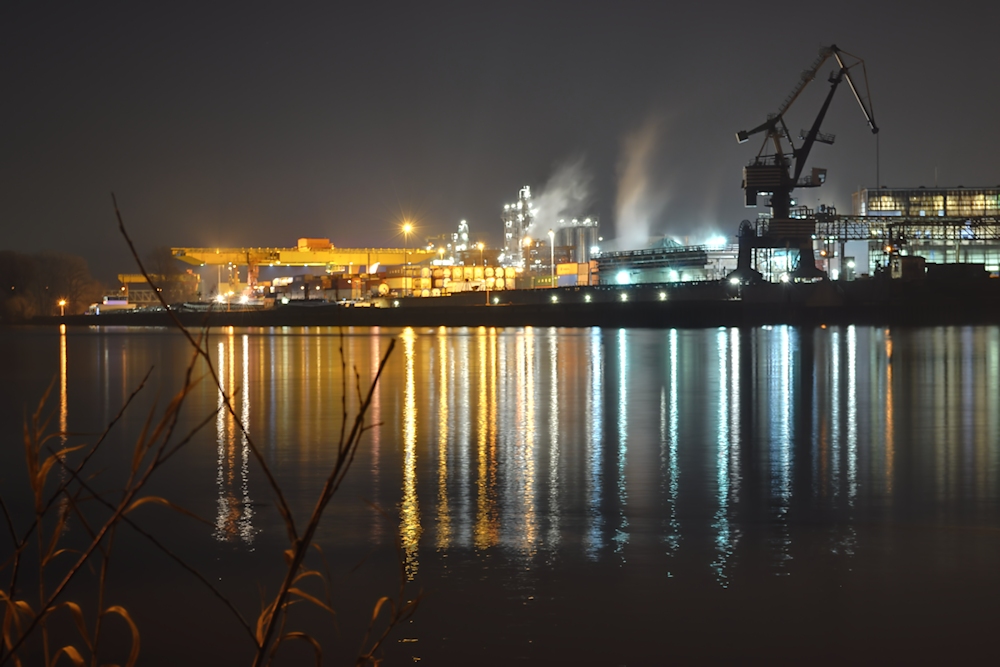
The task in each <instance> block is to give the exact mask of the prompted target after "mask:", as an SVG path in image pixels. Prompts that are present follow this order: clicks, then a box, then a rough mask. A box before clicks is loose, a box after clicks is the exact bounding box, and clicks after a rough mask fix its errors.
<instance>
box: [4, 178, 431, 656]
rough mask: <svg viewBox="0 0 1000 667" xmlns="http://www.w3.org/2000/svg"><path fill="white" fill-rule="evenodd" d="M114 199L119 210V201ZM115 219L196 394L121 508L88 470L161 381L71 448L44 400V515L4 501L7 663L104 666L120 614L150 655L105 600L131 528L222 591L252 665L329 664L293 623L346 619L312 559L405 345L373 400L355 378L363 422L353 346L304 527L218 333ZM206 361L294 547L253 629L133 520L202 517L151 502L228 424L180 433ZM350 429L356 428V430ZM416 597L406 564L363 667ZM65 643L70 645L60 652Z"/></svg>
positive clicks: (175, 406) (36, 476)
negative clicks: (86, 580) (217, 350)
mask: <svg viewBox="0 0 1000 667" xmlns="http://www.w3.org/2000/svg"><path fill="white" fill-rule="evenodd" d="M112 200H113V201H114V196H113V195H112ZM115 215H116V217H117V220H118V225H119V231H120V232H121V234H122V236H123V237H124V238H125V240H126V242H127V243H128V245H129V248H130V249H131V251H132V254H133V257H134V259H135V261H136V264H137V265H138V267H139V269H140V271H141V272H142V273H143V275H144V276H145V277H146V280H147V282H149V284H150V287H151V288H152V289H153V291H154V293H156V294H157V295H158V296H159V298H160V301H161V304H162V305H163V306H164V308H165V310H166V312H167V313H168V314H169V316H170V317H171V319H172V322H173V325H174V326H175V327H176V328H177V329H178V331H180V332H181V333H182V334H183V335H184V336H185V337H186V338H187V340H188V342H189V343H190V345H191V348H192V353H191V359H190V361H189V363H188V365H187V368H186V372H185V375H184V385H183V387H182V388H181V390H180V391H178V392H177V394H176V395H174V397H173V398H172V399H171V401H170V402H169V404H168V405H167V407H166V408H165V409H164V410H163V412H162V414H159V416H156V413H155V408H154V410H153V411H151V412H150V414H149V416H148V417H147V419H146V422H145V424H144V426H143V428H142V431H141V433H140V435H139V436H138V438H137V439H136V443H135V445H134V448H133V455H132V460H131V465H130V467H129V472H128V475H127V479H126V481H125V483H124V486H123V488H122V490H121V491H119V492H117V493H116V494H115V498H114V499H113V500H112V499H109V498H108V497H107V494H102V493H100V492H99V491H97V490H95V489H94V488H93V484H92V481H93V480H92V477H91V476H90V475H91V474H90V471H89V470H88V469H87V464H88V463H89V462H90V461H91V459H92V457H93V455H94V454H95V453H96V452H97V451H98V450H99V448H100V446H101V444H102V443H103V442H104V441H105V440H106V438H107V436H108V434H109V433H110V431H111V430H112V429H113V428H114V427H115V426H116V424H117V423H118V421H119V420H120V418H121V417H122V415H123V414H124V412H125V410H126V408H128V406H129V404H130V403H131V402H132V400H133V399H134V398H135V396H136V394H138V393H139V391H141V390H142V389H143V387H144V386H145V384H146V382H147V380H148V378H149V373H147V375H146V377H145V378H144V379H143V381H142V382H141V383H140V385H139V386H138V387H137V388H136V390H135V391H134V392H133V394H132V395H131V396H130V397H129V398H128V399H127V400H126V402H125V405H124V406H122V409H121V411H120V412H119V413H118V415H116V417H115V418H114V419H113V420H112V421H111V422H110V423H109V424H108V426H107V428H106V429H105V431H104V432H103V433H102V434H100V435H99V436H98V437H97V439H96V440H95V441H94V443H93V444H79V445H77V444H69V440H68V438H69V436H70V434H68V433H63V432H57V431H52V430H51V429H50V428H49V424H50V422H51V415H50V416H49V417H47V418H46V417H45V416H44V406H45V403H46V400H47V398H48V395H49V392H50V391H51V385H50V387H49V390H48V391H46V392H45V395H44V396H43V397H42V400H41V401H40V402H39V405H38V408H37V410H36V411H35V412H34V413H33V414H32V415H31V417H30V418H26V419H25V427H24V436H23V437H24V448H25V461H26V463H27V472H28V482H29V487H30V489H31V493H32V500H33V507H34V517H33V521H32V522H31V524H30V525H29V526H28V527H27V528H26V529H23V530H22V531H21V532H18V530H17V529H16V527H15V525H14V520H13V517H12V516H11V513H10V511H9V510H8V507H7V505H6V504H5V503H4V502H3V498H2V497H0V508H2V510H3V514H4V519H5V522H6V525H7V529H8V531H9V533H10V536H11V540H12V541H13V545H14V549H13V553H12V554H11V555H10V556H9V557H7V558H6V559H5V560H3V561H2V562H0V572H3V571H5V570H9V573H10V579H9V583H8V585H7V587H6V589H5V590H0V604H2V605H3V616H2V634H3V643H2V646H0V665H3V664H7V663H10V662H13V664H16V665H21V664H23V663H22V658H23V657H24V656H28V655H30V654H31V653H32V651H40V652H41V653H42V656H43V658H44V664H45V665H54V664H55V663H56V662H58V661H59V660H60V658H61V657H62V656H66V657H67V658H68V659H69V660H70V661H71V662H72V663H73V664H74V665H86V664H88V663H89V664H91V665H94V666H95V667H96V665H98V664H99V655H100V654H101V651H102V643H101V642H102V638H103V637H104V636H105V635H106V634H107V630H106V628H105V620H106V619H107V618H109V617H118V618H120V619H122V620H123V621H124V623H125V625H126V626H127V628H128V630H129V632H130V634H131V643H130V649H129V652H128V658H127V661H126V665H134V664H135V663H136V661H137V659H138V656H139V650H140V631H139V628H138V627H137V626H136V624H135V622H134V621H133V620H132V618H131V616H130V614H129V612H128V610H126V609H125V608H124V607H122V606H120V605H106V603H105V585H106V581H107V575H108V568H109V564H110V561H111V556H112V552H113V549H112V547H113V542H114V537H115V531H116V530H117V529H118V527H119V525H120V524H125V525H127V526H128V527H129V528H131V529H132V530H135V531H137V532H138V533H139V534H140V535H142V536H143V537H145V538H146V539H147V540H149V541H150V542H151V543H152V544H154V545H155V546H156V547H157V548H158V549H159V550H160V551H162V552H163V553H164V554H166V555H167V556H168V557H169V558H171V559H172V560H174V561H175V562H176V563H177V564H178V565H180V566H181V567H182V568H184V569H185V570H187V571H188V572H189V573H191V575H192V576H193V577H195V578H196V579H197V580H198V581H199V582H200V583H201V584H202V585H204V586H205V587H207V588H208V589H209V590H211V592H212V593H213V595H214V596H215V597H216V598H217V599H218V600H219V603H220V604H221V605H222V606H223V607H224V608H226V609H227V610H228V611H229V612H230V614H231V615H232V617H233V618H234V619H235V620H236V621H237V622H238V623H239V624H240V625H241V626H242V627H243V629H244V631H245V633H246V635H247V638H248V640H249V641H250V642H252V645H253V647H254V658H253V662H252V664H253V665H254V666H255V667H257V666H262V665H268V664H271V662H272V661H273V659H274V658H275V656H276V653H277V651H278V649H279V648H280V647H281V646H282V645H283V644H284V643H286V642H289V641H297V642H303V643H305V644H307V645H309V646H310V647H311V648H312V649H313V653H314V655H315V659H316V664H317V665H318V664H320V663H321V661H322V656H323V649H322V644H321V643H320V641H319V640H318V639H317V638H316V637H314V636H312V635H310V634H308V633H306V632H303V631H300V630H296V629H294V628H292V627H291V625H292V619H291V618H290V616H289V610H290V608H291V607H292V606H293V604H294V603H296V602H305V603H307V604H309V605H312V606H313V607H314V608H316V609H319V610H321V611H322V612H323V613H326V614H331V615H332V614H333V613H334V610H333V607H332V604H331V601H330V592H329V582H328V581H327V577H326V576H325V575H324V574H322V573H321V572H320V571H319V570H317V569H313V568H311V567H309V566H308V565H307V564H306V560H307V556H308V553H309V551H310V549H313V550H315V551H317V552H318V553H319V554H320V555H322V551H321V550H320V548H319V546H318V545H317V544H315V543H314V537H315V534H316V530H317V529H318V527H319V525H320V522H321V520H322V517H323V513H324V511H325V510H326V508H327V506H328V505H329V503H330V501H331V500H332V498H333V496H334V494H335V493H336V492H337V490H338V488H339V487H340V484H341V483H342V482H343V480H344V478H345V476H346V474H347V472H348V470H349V469H350V467H351V464H352V462H353V461H354V457H355V455H356V453H357V450H358V447H359V446H360V444H361V439H362V436H363V435H364V433H365V432H366V431H368V430H369V429H371V428H372V427H373V426H374V425H371V424H367V423H366V422H365V416H366V414H367V411H368V408H369V406H370V404H371V400H372V397H373V395H374V392H375V389H376V387H377V384H378V381H379V379H380V378H381V375H382V372H383V370H384V368H385V365H386V362H387V361H388V359H389V356H390V355H391V354H392V351H393V349H394V347H395V341H394V340H393V341H391V342H390V344H389V346H388V349H387V350H386V352H385V354H384V355H383V357H382V359H381V361H380V363H379V367H378V371H377V372H376V374H375V377H374V379H373V380H372V383H371V385H370V386H369V387H368V389H367V391H365V392H362V388H361V380H360V376H359V374H358V372H357V370H356V369H355V370H354V378H355V391H356V394H357V399H358V403H359V407H358V409H357V412H356V413H355V415H354V416H353V418H351V417H350V416H349V414H348V410H347V360H346V358H345V356H344V350H343V344H341V348H340V357H341V371H342V378H343V381H342V387H341V389H342V392H341V393H342V395H341V419H342V421H341V429H340V437H339V441H338V443H337V447H336V457H335V460H334V464H333V466H332V468H331V470H330V472H329V473H328V475H327V477H326V479H325V481H324V484H323V487H322V490H321V491H320V493H319V496H318V497H317V499H316V502H315V504H314V506H313V509H312V511H311V512H310V514H309V516H308V517H307V518H306V520H305V521H304V522H303V523H298V522H296V520H295V517H294V516H293V514H292V511H291V509H290V507H289V505H288V503H287V501H286V500H285V497H284V493H283V492H282V490H281V488H280V486H279V485H278V483H277V481H276V480H275V478H274V475H273V474H272V472H271V470H270V468H269V467H268V465H267V463H266V461H265V460H264V458H263V457H262V456H261V453H260V450H259V448H258V447H257V445H256V444H255V442H254V440H253V438H252V437H251V434H250V433H249V432H248V431H247V429H246V426H245V425H244V423H243V421H242V420H241V419H239V418H238V417H237V415H236V412H235V409H234V407H233V394H232V393H227V392H226V391H225V389H224V387H223V385H222V384H221V382H220V380H219V377H218V375H217V371H216V369H214V368H213V367H212V364H211V359H210V355H209V353H208V348H207V345H206V332H204V331H202V332H201V333H200V334H199V335H197V336H196V335H194V334H192V333H191V332H190V331H188V330H187V328H185V327H184V326H183V325H182V324H181V322H180V321H179V320H178V319H177V317H176V315H175V314H174V313H173V312H172V311H171V310H170V309H169V307H167V306H168V305H167V303H166V302H165V301H164V300H163V297H162V295H161V294H160V292H159V291H158V290H157V286H156V285H155V284H154V283H153V281H152V279H151V278H150V276H149V274H148V273H147V271H146V269H145V267H144V266H143V264H142V261H141V260H140V259H139V256H138V253H137V252H136V251H135V247H134V245H133V243H132V240H131V238H130V237H129V235H128V232H127V231H126V229H125V225H124V222H123V221H122V217H121V214H120V212H119V210H118V206H117V202H115ZM199 360H203V361H204V366H205V367H206V368H207V375H206V377H207V378H210V379H211V381H212V382H214V384H215V386H216V388H217V389H218V391H219V392H220V393H221V395H222V397H223V399H224V400H223V401H222V403H223V407H221V408H220V409H224V410H226V411H227V412H228V413H229V415H230V416H231V417H232V418H233V421H234V423H235V424H237V425H238V427H239V429H240V430H241V432H242V435H243V437H244V438H245V439H246V442H247V445H248V448H249V450H250V452H251V453H252V456H253V457H254V459H255V460H256V462H257V465H258V466H259V468H260V470H261V471H262V472H263V473H264V476H265V478H266V479H267V482H268V485H269V487H270V490H271V493H272V495H273V497H274V500H275V506H276V507H277V509H278V512H279V513H280V515H281V517H282V520H283V523H284V526H285V531H286V534H287V539H288V547H287V548H286V549H285V550H284V552H283V554H282V556H283V558H284V562H285V565H286V567H285V571H284V575H283V576H282V578H281V581H280V584H279V585H278V587H277V590H276V592H275V593H274V594H273V595H271V596H269V597H266V598H265V599H264V600H263V602H262V605H261V606H262V609H261V610H260V611H259V613H258V614H257V616H256V619H255V620H254V621H252V622H251V621H248V620H247V617H246V616H245V615H244V614H242V613H241V612H240V610H239V609H238V608H237V606H236V605H235V604H234V603H233V602H232V601H230V600H229V599H228V598H226V597H225V596H224V595H223V594H222V593H221V592H220V591H219V590H217V589H216V588H215V587H214V586H213V585H212V583H211V582H210V581H208V579H207V578H205V577H204V576H203V575H201V574H200V573H199V572H197V571H196V570H195V569H194V568H193V567H191V566H190V565H188V564H187V563H186V562H184V561H183V560H182V559H181V558H179V557H178V556H177V555H176V554H175V553H174V552H173V551H172V550H171V549H170V548H169V547H168V546H167V545H164V544H162V543H161V542H160V541H159V540H157V539H156V538H155V537H154V536H153V535H151V534H150V533H148V532H147V531H145V530H144V529H142V528H141V527H140V526H138V525H137V524H136V523H135V521H134V520H133V519H132V518H131V516H130V515H131V514H132V512H134V511H135V510H136V509H138V508H139V507H142V506H143V505H147V504H154V505H160V506H164V507H168V508H170V509H172V510H174V511H177V512H181V513H183V514H186V515H188V516H192V517H193V516H194V515H192V514H191V513H189V512H187V511H186V510H184V509H183V508H181V507H178V506H176V505H174V504H173V503H171V502H170V501H169V500H167V499H166V498H163V497H159V496H152V495H141V494H142V491H143V488H144V487H145V486H146V485H147V483H148V481H149V479H150V477H151V476H152V475H153V474H154V473H155V471H156V470H157V469H158V468H159V467H160V466H162V465H164V464H165V463H166V462H167V461H168V460H169V459H170V458H171V457H173V455H174V454H176V453H177V452H178V451H180V450H181V449H182V448H184V447H185V446H186V445H187V444H188V443H190V442H191V440H192V438H193V437H194V436H195V434H197V433H198V431H200V430H201V429H202V428H203V427H204V426H205V425H207V424H208V423H209V422H210V421H211V420H212V419H213V418H214V417H215V416H216V411H212V412H210V413H208V414H207V415H205V416H204V417H203V418H201V419H200V420H199V421H197V422H196V424H195V426H194V427H193V428H192V429H191V430H190V431H188V432H185V433H178V432H177V426H178V422H179V419H180V416H181V411H182V408H183V406H184V403H185V399H186V398H187V397H188V395H189V393H190V392H191V390H192V389H193V388H194V386H195V385H196V384H197V383H198V382H199V381H204V380H201V379H198V378H195V377H194V374H195V370H196V368H198V362H199ZM150 372H151V371H150ZM348 424H350V427H349V428H348ZM57 442H58V443H59V444H58V445H56V443H57ZM56 470H58V471H59V475H57V476H54V475H52V473H53V471H56ZM53 477H59V479H58V480H54V479H53ZM93 505H99V506H100V507H102V508H103V509H104V511H105V515H104V516H103V518H102V519H101V520H100V521H97V522H95V521H94V519H93V511H92V510H89V509H88V508H89V507H90V506H93ZM195 518H197V517H195ZM71 521H74V522H76V523H78V524H79V525H80V526H81V527H82V528H83V530H84V533H85V535H86V538H87V539H86V540H84V542H85V543H84V544H82V545H75V544H74V545H73V547H72V548H71V547H68V546H65V545H64V541H65V529H66V527H67V525H68V524H69V523H70V522H71ZM206 523H207V522H206ZM29 555H31V556H33V558H34V560H33V562H32V565H33V568H34V570H33V571H32V574H31V577H30V583H31V584H34V585H35V586H36V587H37V591H35V592H34V593H33V594H31V595H29V593H28V591H27V588H28V587H27V586H25V585H24V584H23V580H24V579H28V578H29V577H27V576H25V574H24V570H25V567H24V565H25V562H26V559H27V557H28V556H29ZM66 558H72V559H73V560H72V563H71V564H70V565H69V566H64V567H63V569H61V570H60V571H59V576H58V578H59V583H58V584H57V585H56V586H55V587H53V588H51V589H49V588H47V587H46V581H47V578H46V576H47V574H49V576H51V574H50V573H51V570H52V569H53V568H54V567H55V565H56V561H58V562H60V563H61V562H63V560H65V559H66ZM95 561H96V563H95ZM95 565H96V567H95ZM87 571H96V574H97V576H96V581H95V582H94V586H95V588H96V590H95V595H94V597H95V600H96V607H95V609H94V610H93V612H91V613H90V614H89V615H88V613H87V612H86V611H85V609H84V606H83V605H81V604H79V603H77V602H74V601H68V600H64V599H63V598H64V597H65V596H64V594H65V593H66V590H67V588H68V587H69V586H70V584H71V583H73V582H74V581H76V580H78V579H81V576H80V575H81V574H82V573H84V572H87ZM310 583H312V584H313V586H312V589H313V590H311V589H310V587H309V584H310ZM317 585H318V586H319V587H320V588H321V589H322V592H316V591H315V590H314V589H315V587H316V586H317ZM406 592H407V591H406V576H405V573H404V571H403V567H402V559H401V558H400V584H399V589H398V591H397V593H396V595H395V596H394V597H389V596H383V597H380V598H379V599H378V600H377V601H376V602H375V604H374V609H373V612H372V616H371V619H370V621H369V623H368V629H367V631H366V633H365V635H364V638H363V639H362V643H361V648H360V649H359V652H358V657H357V664H359V665H362V664H378V663H379V658H378V657H377V656H378V655H379V653H380V650H381V648H382V646H383V645H384V642H385V640H386V639H387V638H388V636H389V633H390V632H391V631H392V629H393V628H394V627H396V626H397V625H399V624H400V623H402V622H404V621H405V620H407V619H408V618H409V617H410V616H411V615H412V614H413V612H414V611H415V609H416V606H417V604H418V602H419V599H420V598H419V596H416V597H415V598H414V599H412V600H407V599H406ZM32 598H33V599H32ZM59 614H64V615H67V616H68V617H69V618H70V619H71V620H72V622H73V624H74V625H75V628H76V630H77V632H78V634H79V636H80V638H79V640H78V641H76V642H67V643H65V644H63V643H62V642H53V641H52V638H51V637H50V636H49V635H50V633H49V627H50V621H51V620H53V619H54V618H55V617H56V615H59ZM106 643H107V642H105V645H106ZM54 644H62V645H61V646H58V647H57V648H53V645H54ZM112 648H116V647H112Z"/></svg>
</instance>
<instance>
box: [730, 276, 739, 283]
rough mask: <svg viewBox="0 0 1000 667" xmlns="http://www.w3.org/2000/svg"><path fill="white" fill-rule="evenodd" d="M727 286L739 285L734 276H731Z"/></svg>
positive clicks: (737, 279)
mask: <svg viewBox="0 0 1000 667" xmlns="http://www.w3.org/2000/svg"><path fill="white" fill-rule="evenodd" d="M729 284H730V285H739V284H740V279H739V278H737V277H736V276H733V277H732V278H730V279H729Z"/></svg>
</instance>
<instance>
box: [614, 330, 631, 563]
mask: <svg viewBox="0 0 1000 667" xmlns="http://www.w3.org/2000/svg"><path fill="white" fill-rule="evenodd" d="M627 370H628V342H627V337H626V332H625V329H619V330H618V528H617V529H615V535H614V537H613V538H611V539H613V540H614V542H615V552H616V553H618V554H621V553H622V551H623V549H624V548H625V545H626V544H628V539H629V530H628V529H629V522H628V516H626V514H625V510H626V507H627V505H628V488H627V487H626V478H625V465H626V464H627V463H628V376H627Z"/></svg>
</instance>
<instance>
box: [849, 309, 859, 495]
mask: <svg viewBox="0 0 1000 667" xmlns="http://www.w3.org/2000/svg"><path fill="white" fill-rule="evenodd" d="M857 495H858V332H857V329H855V327H854V325H853V324H852V325H851V326H849V327H847V498H848V502H849V504H850V506H851V507H854V500H855V498H856V496H857Z"/></svg>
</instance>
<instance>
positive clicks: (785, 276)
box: [778, 273, 791, 283]
mask: <svg viewBox="0 0 1000 667" xmlns="http://www.w3.org/2000/svg"><path fill="white" fill-rule="evenodd" d="M778 280H780V281H781V282H783V283H787V282H788V281H789V280H791V278H790V277H789V276H788V274H787V273H782V274H781V275H780V276H778Z"/></svg>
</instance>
